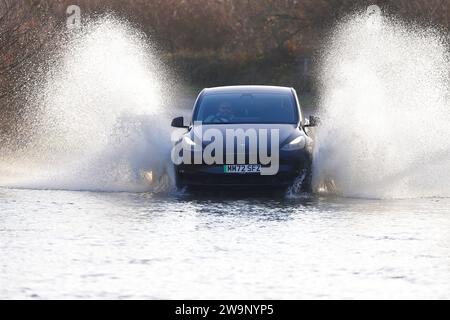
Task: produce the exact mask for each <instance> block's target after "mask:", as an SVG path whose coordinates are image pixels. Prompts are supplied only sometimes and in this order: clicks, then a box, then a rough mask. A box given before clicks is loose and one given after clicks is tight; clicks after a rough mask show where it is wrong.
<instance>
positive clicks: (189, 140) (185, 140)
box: [183, 136, 197, 146]
mask: <svg viewBox="0 0 450 320" xmlns="http://www.w3.org/2000/svg"><path fill="white" fill-rule="evenodd" d="M183 140H184V142H185V143H186V144H187V145H189V146H195V145H197V144H196V143H195V142H194V141H192V139H191V138H189V137H188V136H185V137H184V139H183Z"/></svg>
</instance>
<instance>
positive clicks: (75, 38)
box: [0, 17, 170, 191]
mask: <svg viewBox="0 0 450 320" xmlns="http://www.w3.org/2000/svg"><path fill="white" fill-rule="evenodd" d="M63 39H64V41H60V43H57V44H56V45H57V46H59V48H60V49H59V50H57V52H56V54H53V55H52V56H49V59H51V60H52V63H53V65H52V66H51V68H50V70H48V71H47V72H46V74H45V76H44V77H43V80H42V82H39V83H36V84H34V85H33V86H32V89H31V90H30V92H29V94H28V99H27V100H28V105H27V106H26V109H27V112H26V119H25V121H24V123H26V125H24V126H25V128H24V129H23V130H24V131H25V134H24V135H22V138H20V139H15V140H14V141H12V142H10V143H8V144H6V145H5V144H2V146H1V147H0V148H1V154H0V185H1V186H6V187H21V188H45V189H70V190H100V191H146V190H151V187H150V184H149V179H148V178H149V177H151V178H153V180H158V177H161V176H163V175H164V173H165V172H166V170H167V168H166V163H167V159H169V151H170V150H169V149H170V140H169V137H170V132H169V126H168V124H169V123H170V122H169V121H168V116H167V109H166V106H167V99H165V98H164V97H168V96H170V94H169V92H168V89H167V88H169V87H170V85H169V84H168V80H167V77H166V76H165V71H164V70H163V67H162V66H161V64H160V63H159V61H158V59H157V58H156V55H155V54H154V49H153V48H152V47H151V45H149V42H148V41H147V39H146V38H145V36H144V35H143V34H141V33H140V32H138V31H136V30H135V29H133V28H132V27H130V26H129V25H128V24H127V23H126V22H124V21H121V20H119V19H116V18H113V17H103V18H99V19H96V20H91V21H90V22H87V23H86V25H85V26H84V27H83V28H82V29H80V30H77V31H74V32H71V33H69V34H68V35H65V37H63ZM150 171H151V172H152V174H151V175H150V176H149V174H148V173H149V172H150Z"/></svg>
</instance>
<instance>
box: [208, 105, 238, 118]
mask: <svg viewBox="0 0 450 320" xmlns="http://www.w3.org/2000/svg"><path fill="white" fill-rule="evenodd" d="M234 117H235V115H234V112H233V108H232V107H231V104H230V103H229V102H221V103H220V105H219V108H218V109H217V113H216V114H215V115H211V116H209V117H208V118H206V120H205V121H206V122H208V123H226V122H232V121H233V119H234Z"/></svg>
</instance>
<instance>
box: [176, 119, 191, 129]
mask: <svg viewBox="0 0 450 320" xmlns="http://www.w3.org/2000/svg"><path fill="white" fill-rule="evenodd" d="M172 127H174V128H189V126H185V125H184V118H183V117H178V118H175V119H173V120H172Z"/></svg>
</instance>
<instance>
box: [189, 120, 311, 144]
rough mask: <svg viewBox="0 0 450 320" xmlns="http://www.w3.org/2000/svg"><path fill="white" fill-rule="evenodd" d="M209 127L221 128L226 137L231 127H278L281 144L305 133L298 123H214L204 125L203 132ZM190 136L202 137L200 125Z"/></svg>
mask: <svg viewBox="0 0 450 320" xmlns="http://www.w3.org/2000/svg"><path fill="white" fill-rule="evenodd" d="M208 129H217V130H220V131H221V133H222V136H223V137H224V140H225V137H226V130H227V129H228V130H229V129H231V130H238V129H242V130H244V131H246V130H248V129H256V130H261V129H266V130H267V131H269V132H270V130H271V129H277V130H278V132H279V137H280V141H279V143H280V146H282V145H284V144H286V143H288V142H289V141H291V140H292V139H294V138H295V137H297V136H299V135H301V134H303V133H302V131H301V130H299V129H298V127H297V126H296V125H293V124H214V125H202V132H203V134H204V133H205V132H206V130H208ZM189 134H190V137H191V139H194V135H196V136H197V138H199V139H200V130H198V127H194V128H193V129H191V131H190V133H189Z"/></svg>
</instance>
